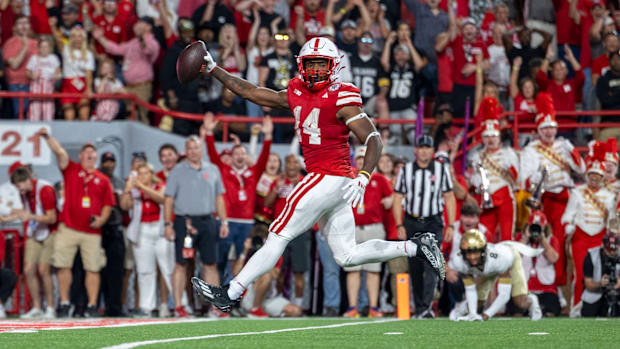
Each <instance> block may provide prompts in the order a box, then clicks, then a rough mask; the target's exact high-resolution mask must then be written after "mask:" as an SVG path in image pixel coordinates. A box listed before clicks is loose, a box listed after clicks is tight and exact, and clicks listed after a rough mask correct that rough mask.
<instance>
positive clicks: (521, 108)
mask: <svg viewBox="0 0 620 349" xmlns="http://www.w3.org/2000/svg"><path fill="white" fill-rule="evenodd" d="M522 63H523V59H522V58H521V57H520V56H519V57H516V58H515V60H514V62H513V64H512V72H511V73H510V97H511V98H512V101H513V104H514V111H516V112H524V113H525V115H518V118H519V123H520V124H521V123H534V122H535V117H536V93H537V92H538V91H537V86H536V82H535V81H534V80H533V79H532V78H531V77H529V76H525V77H523V78H521V79H518V77H519V75H520V74H519V72H520V71H521V64H522Z"/></svg>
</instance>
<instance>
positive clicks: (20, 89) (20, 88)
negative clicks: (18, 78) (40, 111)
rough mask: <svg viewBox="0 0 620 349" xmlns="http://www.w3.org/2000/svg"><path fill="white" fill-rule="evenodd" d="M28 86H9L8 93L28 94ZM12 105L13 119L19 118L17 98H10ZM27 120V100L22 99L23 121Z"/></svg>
mask: <svg viewBox="0 0 620 349" xmlns="http://www.w3.org/2000/svg"><path fill="white" fill-rule="evenodd" d="M29 91H30V86H29V85H23V84H12V85H11V84H10V85H9V92H29ZM11 102H12V103H13V118H14V119H18V118H19V98H11ZM27 118H28V98H24V119H27Z"/></svg>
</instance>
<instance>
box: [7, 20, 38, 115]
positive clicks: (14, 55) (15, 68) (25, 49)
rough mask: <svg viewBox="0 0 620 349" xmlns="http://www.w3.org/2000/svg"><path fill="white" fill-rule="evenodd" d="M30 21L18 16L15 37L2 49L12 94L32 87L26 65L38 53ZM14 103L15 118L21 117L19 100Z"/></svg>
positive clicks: (26, 102)
mask: <svg viewBox="0 0 620 349" xmlns="http://www.w3.org/2000/svg"><path fill="white" fill-rule="evenodd" d="M30 29H31V28H30V21H29V19H28V17H26V16H18V17H17V19H16V20H15V25H14V26H13V33H14V34H15V35H13V36H12V37H11V38H10V39H9V40H7V42H6V43H4V46H3V47H2V54H3V57H2V59H3V60H4V62H5V63H6V82H7V84H8V85H9V91H11V92H28V91H29V90H30V85H29V82H28V77H27V76H26V65H27V64H28V60H30V56H32V55H34V54H36V53H37V51H38V50H37V41H36V40H34V39H31V38H30V37H29V35H30ZM11 100H12V102H13V118H15V119H17V118H18V117H19V99H17V98H13V99H11ZM26 110H28V99H24V104H23V112H24V113H25V112H26ZM24 115H26V114H24Z"/></svg>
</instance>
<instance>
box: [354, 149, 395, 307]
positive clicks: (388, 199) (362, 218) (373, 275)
mask: <svg viewBox="0 0 620 349" xmlns="http://www.w3.org/2000/svg"><path fill="white" fill-rule="evenodd" d="M365 155H366V147H361V148H359V149H358V150H357V151H356V152H355V166H356V167H357V168H362V166H363V165H364V156H365ZM393 193H394V190H393V189H392V185H391V184H390V182H389V180H388V179H387V178H385V176H383V175H382V174H379V173H376V172H374V173H373V174H372V176H371V177H370V182H369V183H368V187H367V189H366V192H365V193H364V199H363V201H362V203H361V204H360V205H358V206H357V208H355V209H353V214H354V216H355V240H356V243H362V242H366V241H370V240H373V239H379V240H385V238H386V233H385V228H384V225H383V211H384V210H385V209H389V208H391V207H392V201H393V196H392V194H393ZM344 270H345V271H346V272H347V295H348V298H349V308H348V309H347V311H346V312H345V313H344V314H343V316H344V317H358V316H359V313H358V309H357V297H358V293H359V289H360V280H361V273H360V271H362V270H364V271H366V288H367V290H368V303H369V305H370V308H369V309H368V317H383V313H382V312H381V311H380V310H379V307H378V306H379V274H380V273H381V263H369V264H363V265H359V266H356V267H351V268H344Z"/></svg>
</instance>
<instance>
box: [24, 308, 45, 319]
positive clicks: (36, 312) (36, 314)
mask: <svg viewBox="0 0 620 349" xmlns="http://www.w3.org/2000/svg"><path fill="white" fill-rule="evenodd" d="M42 317H43V311H42V310H41V309H39V308H32V309H30V311H29V312H27V313H26V314H24V315H22V316H20V318H22V319H40V318H42Z"/></svg>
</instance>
